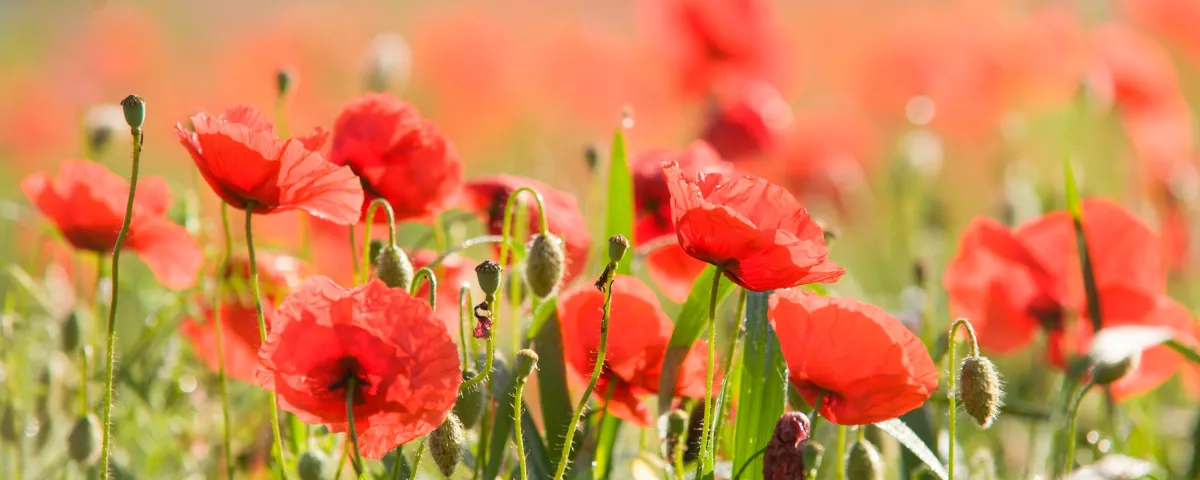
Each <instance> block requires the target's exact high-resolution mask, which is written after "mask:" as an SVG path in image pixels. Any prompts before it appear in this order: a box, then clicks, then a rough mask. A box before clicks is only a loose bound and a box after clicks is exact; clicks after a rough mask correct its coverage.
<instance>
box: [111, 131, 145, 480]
mask: <svg viewBox="0 0 1200 480" xmlns="http://www.w3.org/2000/svg"><path fill="white" fill-rule="evenodd" d="M130 133H131V134H132V135H133V173H131V174H130V176H129V197H128V198H127V199H126V201H125V220H123V221H122V222H121V231H120V232H119V233H117V242H116V244H115V245H113V253H112V284H111V286H110V289H111V293H110V295H111V296H110V297H109V303H108V338H107V340H106V343H107V345H108V350H107V351H106V352H105V357H106V358H105V362H104V364H105V365H104V419H103V421H102V426H101V431H102V432H103V433H102V434H101V436H100V445H101V447H100V475H101V477H102V478H105V479H107V478H109V476H110V475H111V472H110V471H109V468H108V460H109V456H110V454H111V447H110V444H111V442H112V439H111V438H110V436H111V433H112V396H113V368H114V366H115V363H116V359H117V356H116V349H117V342H116V339H117V336H116V333H117V332H116V325H117V292H118V291H119V290H120V288H119V286H120V281H119V279H120V274H121V271H120V266H121V264H120V261H121V247H123V246H125V237H126V236H128V235H129V223H130V222H131V221H132V220H133V201H134V198H135V195H136V193H137V184H138V169H139V167H140V164H141V161H142V140H143V138H142V130H141V129H140V128H135V129H133V130H131V132H130Z"/></svg>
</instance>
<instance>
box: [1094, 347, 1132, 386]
mask: <svg viewBox="0 0 1200 480" xmlns="http://www.w3.org/2000/svg"><path fill="white" fill-rule="evenodd" d="M1140 363H1142V353H1141V352H1138V353H1135V354H1133V355H1130V356H1127V357H1124V358H1122V359H1121V360H1119V361H1117V362H1096V364H1095V365H1093V366H1092V383H1095V384H1096V385H1109V384H1112V383H1113V382H1116V381H1117V380H1120V379H1122V378H1124V377H1125V375H1128V374H1129V372H1132V371H1134V370H1136V369H1137V367H1138V364H1140Z"/></svg>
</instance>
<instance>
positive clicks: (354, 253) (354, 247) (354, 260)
mask: <svg viewBox="0 0 1200 480" xmlns="http://www.w3.org/2000/svg"><path fill="white" fill-rule="evenodd" d="M350 265H351V266H352V267H354V277H353V278H354V279H355V280H358V276H359V272H360V271H361V270H360V269H359V266H358V242H357V241H355V240H354V224H350ZM364 267H365V265H364ZM368 271H370V269H368Z"/></svg>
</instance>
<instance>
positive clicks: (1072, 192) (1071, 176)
mask: <svg viewBox="0 0 1200 480" xmlns="http://www.w3.org/2000/svg"><path fill="white" fill-rule="evenodd" d="M1063 178H1064V179H1065V181H1066V182H1067V186H1066V196H1067V211H1069V212H1071V218H1074V219H1079V218H1082V217H1083V209H1082V208H1081V207H1080V201H1079V187H1078V186H1077V185H1076V184H1075V170H1074V169H1073V168H1072V167H1071V159H1070V158H1064V159H1063Z"/></svg>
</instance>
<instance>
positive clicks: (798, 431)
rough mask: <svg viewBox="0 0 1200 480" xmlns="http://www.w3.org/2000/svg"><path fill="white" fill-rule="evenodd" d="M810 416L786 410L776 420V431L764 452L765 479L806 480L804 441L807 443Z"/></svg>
mask: <svg viewBox="0 0 1200 480" xmlns="http://www.w3.org/2000/svg"><path fill="white" fill-rule="evenodd" d="M808 434H809V423H808V416H806V415H804V414H803V413H800V412H787V413H785V414H783V415H782V416H780V417H779V420H778V421H776V422H775V433H773V434H772V435H771V440H769V441H768V442H767V448H766V450H765V451H764V452H763V479H764V480H786V479H801V480H803V479H804V478H805V477H806V475H807V474H808V471H807V470H808V469H807V468H805V463H804V444H805V443H807V442H808Z"/></svg>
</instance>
